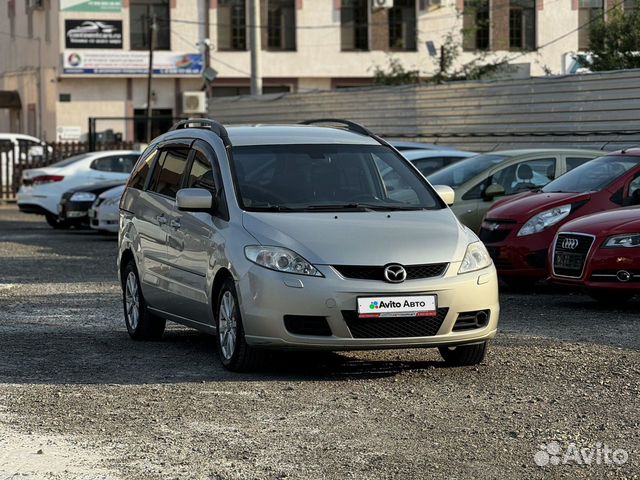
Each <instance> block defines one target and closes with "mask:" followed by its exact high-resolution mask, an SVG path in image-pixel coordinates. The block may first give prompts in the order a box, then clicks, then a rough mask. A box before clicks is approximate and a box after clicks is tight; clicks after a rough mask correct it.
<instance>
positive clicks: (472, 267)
mask: <svg viewBox="0 0 640 480" xmlns="http://www.w3.org/2000/svg"><path fill="white" fill-rule="evenodd" d="M489 265H491V257H490V256H489V252H487V249H486V248H485V246H484V244H483V243H482V242H473V243H470V244H469V245H468V246H467V251H466V252H465V254H464V258H463V259H462V263H461V264H460V268H459V269H458V275H460V274H461V273H469V272H475V271H476V270H482V269H483V268H486V267H488V266H489Z"/></svg>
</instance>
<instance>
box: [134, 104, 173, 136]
mask: <svg viewBox="0 0 640 480" xmlns="http://www.w3.org/2000/svg"><path fill="white" fill-rule="evenodd" d="M133 116H134V121H133V136H134V139H135V141H136V142H146V141H147V119H146V117H147V109H146V108H136V109H135V110H134V111H133ZM151 116H152V117H153V118H152V120H151V138H156V137H157V136H158V135H161V134H163V133H165V132H166V131H168V130H169V129H170V128H171V126H172V125H173V122H174V119H173V110H171V109H170V108H154V109H152V110H151Z"/></svg>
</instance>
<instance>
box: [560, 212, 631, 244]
mask: <svg viewBox="0 0 640 480" xmlns="http://www.w3.org/2000/svg"><path fill="white" fill-rule="evenodd" d="M560 231H561V232H575V233H590V234H592V235H596V236H603V237H608V236H609V235H615V234H618V233H639V232H640V207H629V208H620V209H615V210H608V211H606V212H600V213H594V214H592V215H585V216H584V217H580V218H578V219H576V220H572V221H571V222H567V223H566V224H565V225H563V226H562V228H561V230H560Z"/></svg>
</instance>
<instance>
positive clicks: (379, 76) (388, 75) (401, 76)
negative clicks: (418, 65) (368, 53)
mask: <svg viewBox="0 0 640 480" xmlns="http://www.w3.org/2000/svg"><path fill="white" fill-rule="evenodd" d="M373 78H374V82H375V83H376V85H409V84H416V83H420V71H419V70H407V69H405V68H404V66H403V65H402V63H400V60H398V59H397V58H395V57H391V56H390V57H389V64H388V66H387V68H386V69H385V68H382V67H380V66H379V65H376V66H375V68H374V69H373Z"/></svg>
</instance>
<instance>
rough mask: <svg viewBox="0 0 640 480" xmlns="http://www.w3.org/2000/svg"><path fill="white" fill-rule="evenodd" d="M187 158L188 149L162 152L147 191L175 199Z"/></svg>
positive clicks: (172, 149)
mask: <svg viewBox="0 0 640 480" xmlns="http://www.w3.org/2000/svg"><path fill="white" fill-rule="evenodd" d="M188 156H189V149H187V148H170V149H167V150H164V151H163V152H162V154H161V157H160V160H159V161H158V164H157V166H156V168H155V171H154V175H153V179H152V181H151V184H150V185H149V190H150V191H152V192H156V193H159V194H161V195H165V196H167V197H171V198H175V196H176V194H177V193H178V190H180V185H181V183H182V177H183V175H184V170H185V168H186V165H187V158H188Z"/></svg>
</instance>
